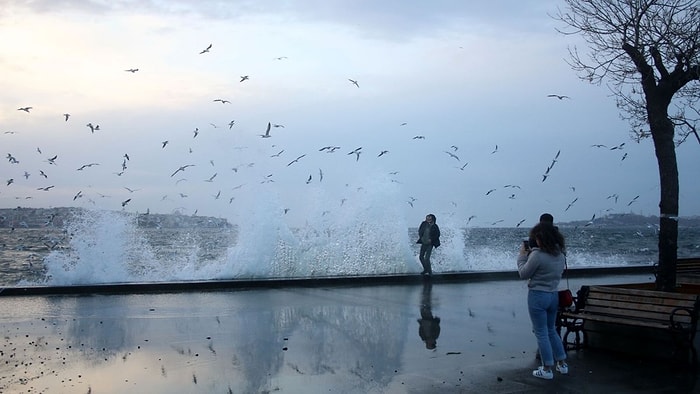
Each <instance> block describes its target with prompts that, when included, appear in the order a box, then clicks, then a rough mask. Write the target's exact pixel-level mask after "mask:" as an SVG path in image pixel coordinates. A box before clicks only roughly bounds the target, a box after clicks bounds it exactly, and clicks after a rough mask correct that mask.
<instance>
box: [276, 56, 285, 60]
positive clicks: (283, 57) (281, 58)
mask: <svg viewBox="0 0 700 394" xmlns="http://www.w3.org/2000/svg"><path fill="white" fill-rule="evenodd" d="M283 59H287V56H279V57H276V58H275V60H283Z"/></svg>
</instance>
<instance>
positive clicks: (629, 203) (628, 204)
mask: <svg viewBox="0 0 700 394" xmlns="http://www.w3.org/2000/svg"><path fill="white" fill-rule="evenodd" d="M638 198H639V196H637V197H635V198H633V199H632V201H630V202H628V203H627V206H628V207H629V206H630V205H632V203H633V202H635V201H637V199H638Z"/></svg>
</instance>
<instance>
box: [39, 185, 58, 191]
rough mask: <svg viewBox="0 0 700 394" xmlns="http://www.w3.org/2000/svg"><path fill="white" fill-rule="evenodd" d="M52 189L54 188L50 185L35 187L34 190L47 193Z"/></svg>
mask: <svg viewBox="0 0 700 394" xmlns="http://www.w3.org/2000/svg"><path fill="white" fill-rule="evenodd" d="M53 188H54V186H53V185H51V186H46V187H37V188H36V190H43V191H45V192H47V191H49V190H51V189H53Z"/></svg>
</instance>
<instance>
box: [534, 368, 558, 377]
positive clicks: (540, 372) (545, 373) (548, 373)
mask: <svg viewBox="0 0 700 394" xmlns="http://www.w3.org/2000/svg"><path fill="white" fill-rule="evenodd" d="M532 376H534V377H536V378H540V379H546V380H552V379H554V373H553V372H552V370H551V369H550V370H549V371H545V370H544V368H543V367H539V368H537V369H536V370H534V371H532Z"/></svg>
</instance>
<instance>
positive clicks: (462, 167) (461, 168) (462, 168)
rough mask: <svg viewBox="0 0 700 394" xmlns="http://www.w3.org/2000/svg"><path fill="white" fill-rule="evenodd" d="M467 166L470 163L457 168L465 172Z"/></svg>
mask: <svg viewBox="0 0 700 394" xmlns="http://www.w3.org/2000/svg"><path fill="white" fill-rule="evenodd" d="M467 164H469V162H466V163H464V165H463V166H461V167H456V168H459V169H460V170H461V171H464V167H466V166H467Z"/></svg>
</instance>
